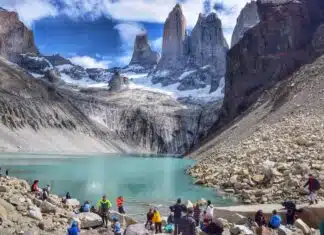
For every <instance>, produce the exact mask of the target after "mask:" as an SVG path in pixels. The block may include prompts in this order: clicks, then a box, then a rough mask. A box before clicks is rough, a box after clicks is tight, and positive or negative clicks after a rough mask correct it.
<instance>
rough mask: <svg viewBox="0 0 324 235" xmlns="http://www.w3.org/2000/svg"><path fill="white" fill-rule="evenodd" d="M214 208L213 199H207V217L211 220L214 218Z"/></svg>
mask: <svg viewBox="0 0 324 235" xmlns="http://www.w3.org/2000/svg"><path fill="white" fill-rule="evenodd" d="M213 210H214V206H213V205H212V204H211V201H210V200H208V201H207V208H206V213H207V217H208V218H209V219H210V220H211V219H212V218H213Z"/></svg>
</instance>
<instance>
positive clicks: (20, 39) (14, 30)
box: [0, 10, 38, 62]
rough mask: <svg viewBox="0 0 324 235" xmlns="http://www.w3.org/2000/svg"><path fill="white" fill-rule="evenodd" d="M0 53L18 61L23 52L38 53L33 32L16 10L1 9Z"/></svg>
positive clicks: (13, 60)
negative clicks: (20, 18)
mask: <svg viewBox="0 0 324 235" xmlns="http://www.w3.org/2000/svg"><path fill="white" fill-rule="evenodd" d="M0 22H1V24H0V55H1V56H3V57H4V58H6V59H8V60H10V61H12V62H17V61H18V60H19V56H20V54H22V53H34V54H38V50H37V48H36V46H35V43H34V35H33V32H32V31H30V30H29V29H28V28H27V27H26V26H25V25H24V24H23V23H22V22H21V21H20V20H19V17H18V14H17V13H16V12H10V11H6V10H0Z"/></svg>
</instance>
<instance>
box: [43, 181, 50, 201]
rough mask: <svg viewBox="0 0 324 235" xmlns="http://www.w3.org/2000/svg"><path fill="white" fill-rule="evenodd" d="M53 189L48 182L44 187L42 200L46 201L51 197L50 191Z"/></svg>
mask: <svg viewBox="0 0 324 235" xmlns="http://www.w3.org/2000/svg"><path fill="white" fill-rule="evenodd" d="M50 191H51V186H50V185H49V184H48V185H46V187H45V188H43V194H42V200H43V201H45V200H47V198H48V197H49V193H50Z"/></svg>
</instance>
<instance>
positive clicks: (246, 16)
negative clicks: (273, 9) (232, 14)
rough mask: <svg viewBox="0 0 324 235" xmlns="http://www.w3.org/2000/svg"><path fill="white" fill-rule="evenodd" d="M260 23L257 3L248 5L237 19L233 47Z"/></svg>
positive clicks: (253, 2)
mask: <svg viewBox="0 0 324 235" xmlns="http://www.w3.org/2000/svg"><path fill="white" fill-rule="evenodd" d="M258 22H259V13H258V7H257V3H256V1H252V2H250V3H247V4H246V5H245V7H244V8H243V9H242V10H241V12H240V15H239V17H238V18H237V22H236V26H235V28H234V31H233V35H232V42H231V47H233V46H234V45H235V44H236V43H238V42H239V41H240V40H241V38H242V37H243V36H244V33H245V32H246V31H247V30H249V29H250V28H252V27H253V26H255V25H256V24H257V23H258Z"/></svg>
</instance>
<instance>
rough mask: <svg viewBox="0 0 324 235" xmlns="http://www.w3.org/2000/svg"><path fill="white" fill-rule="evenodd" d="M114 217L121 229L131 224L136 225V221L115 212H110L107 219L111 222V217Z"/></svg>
mask: <svg viewBox="0 0 324 235" xmlns="http://www.w3.org/2000/svg"><path fill="white" fill-rule="evenodd" d="M113 216H115V217H117V219H118V220H119V222H120V224H121V226H122V227H127V226H129V225H132V224H136V223H137V221H136V220H134V219H133V218H131V217H130V216H127V215H126V214H121V213H118V212H117V211H113V210H111V211H110V213H109V219H110V220H112V217H113Z"/></svg>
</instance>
